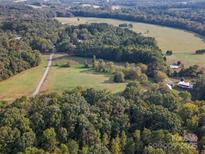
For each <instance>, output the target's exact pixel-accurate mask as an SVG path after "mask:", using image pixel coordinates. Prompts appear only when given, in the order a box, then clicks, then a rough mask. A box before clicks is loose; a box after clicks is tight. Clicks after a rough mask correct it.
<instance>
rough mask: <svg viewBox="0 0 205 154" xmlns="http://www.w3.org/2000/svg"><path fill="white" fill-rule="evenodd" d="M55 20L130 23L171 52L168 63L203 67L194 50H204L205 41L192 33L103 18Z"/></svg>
mask: <svg viewBox="0 0 205 154" xmlns="http://www.w3.org/2000/svg"><path fill="white" fill-rule="evenodd" d="M57 20H59V21H60V22H61V23H63V24H72V25H79V24H85V23H109V24H113V25H116V26H117V25H119V24H122V23H132V25H133V30H134V31H136V32H138V33H141V34H142V35H144V36H151V37H154V38H155V39H156V41H157V43H158V45H159V47H160V48H161V49H162V51H167V50H173V53H174V54H173V56H169V57H168V58H167V61H168V63H173V62H176V61H178V60H180V61H182V62H183V63H185V65H186V66H188V65H193V64H198V65H200V66H203V67H205V62H204V60H205V55H195V54H194V53H195V51H196V50H198V49H204V48H205V39H204V38H202V37H201V36H199V35H197V34H195V33H192V32H188V31H184V30H180V29H175V28H169V27H164V26H158V25H152V24H145V23H137V22H129V21H123V20H116V19H105V18H85V17H72V18H57Z"/></svg>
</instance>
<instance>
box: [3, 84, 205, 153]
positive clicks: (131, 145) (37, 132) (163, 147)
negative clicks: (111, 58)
mask: <svg viewBox="0 0 205 154" xmlns="http://www.w3.org/2000/svg"><path fill="white" fill-rule="evenodd" d="M153 89H155V90H153ZM204 109H205V105H204V102H203V101H195V102H192V101H191V95H190V94H189V93H188V92H180V93H175V92H174V91H170V90H168V89H167V87H163V86H157V85H155V84H151V85H150V86H149V88H148V87H146V88H145V86H144V85H143V84H139V83H138V82H133V83H130V84H128V86H127V88H126V89H125V90H124V91H123V92H122V93H121V94H117V95H116V94H114V95H113V94H111V93H109V92H107V91H105V90H100V91H99V90H94V89H87V90H83V89H81V88H76V89H74V90H71V91H65V92H64V94H63V95H58V94H55V93H53V94H49V95H42V96H38V97H36V98H33V99H29V98H26V97H23V98H21V99H18V100H16V101H15V102H13V103H12V104H11V105H9V106H6V107H4V108H2V109H1V112H0V130H1V131H0V152H1V153H8V154H9V153H17V152H20V151H21V153H26V154H34V153H35V154H37V153H38V154H41V153H42V154H43V153H45V152H49V153H71V154H77V153H82V154H87V153H113V154H120V153H127V154H130V153H139V154H140V153H147V154H154V153H159V154H165V153H170V154H171V153H187V154H196V153H197V150H196V148H197V138H198V140H199V142H198V143H199V144H198V148H199V149H200V150H203V148H204V144H205V143H204V135H205V132H204V129H203V128H204V123H203V122H204V118H205V117H204V112H205V111H204ZM190 132H194V133H196V134H197V136H198V137H197V136H195V135H193V134H190Z"/></svg>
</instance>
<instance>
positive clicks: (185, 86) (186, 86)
mask: <svg viewBox="0 0 205 154" xmlns="http://www.w3.org/2000/svg"><path fill="white" fill-rule="evenodd" d="M177 86H178V87H179V88H183V89H193V85H192V84H191V83H189V82H185V81H180V82H178V84H177Z"/></svg>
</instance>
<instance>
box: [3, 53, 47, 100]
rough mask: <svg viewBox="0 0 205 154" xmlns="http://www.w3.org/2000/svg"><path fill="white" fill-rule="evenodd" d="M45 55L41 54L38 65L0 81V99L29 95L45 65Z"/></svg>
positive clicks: (12, 98)
mask: <svg viewBox="0 0 205 154" xmlns="http://www.w3.org/2000/svg"><path fill="white" fill-rule="evenodd" d="M47 58H48V56H47V55H43V56H42V60H41V64H40V65H39V66H38V67H35V68H31V69H29V70H26V71H23V72H21V73H19V74H17V75H14V76H13V77H11V78H9V79H7V80H4V81H1V82H0V100H5V101H12V100H14V99H16V98H19V97H21V96H31V94H32V92H33V91H34V90H35V88H36V86H37V84H38V82H39V80H40V78H41V75H42V74H43V72H44V70H45V67H46V65H47Z"/></svg>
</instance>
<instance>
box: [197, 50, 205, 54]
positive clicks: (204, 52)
mask: <svg viewBox="0 0 205 154" xmlns="http://www.w3.org/2000/svg"><path fill="white" fill-rule="evenodd" d="M195 53H196V54H205V49H200V50H196V52H195Z"/></svg>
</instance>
